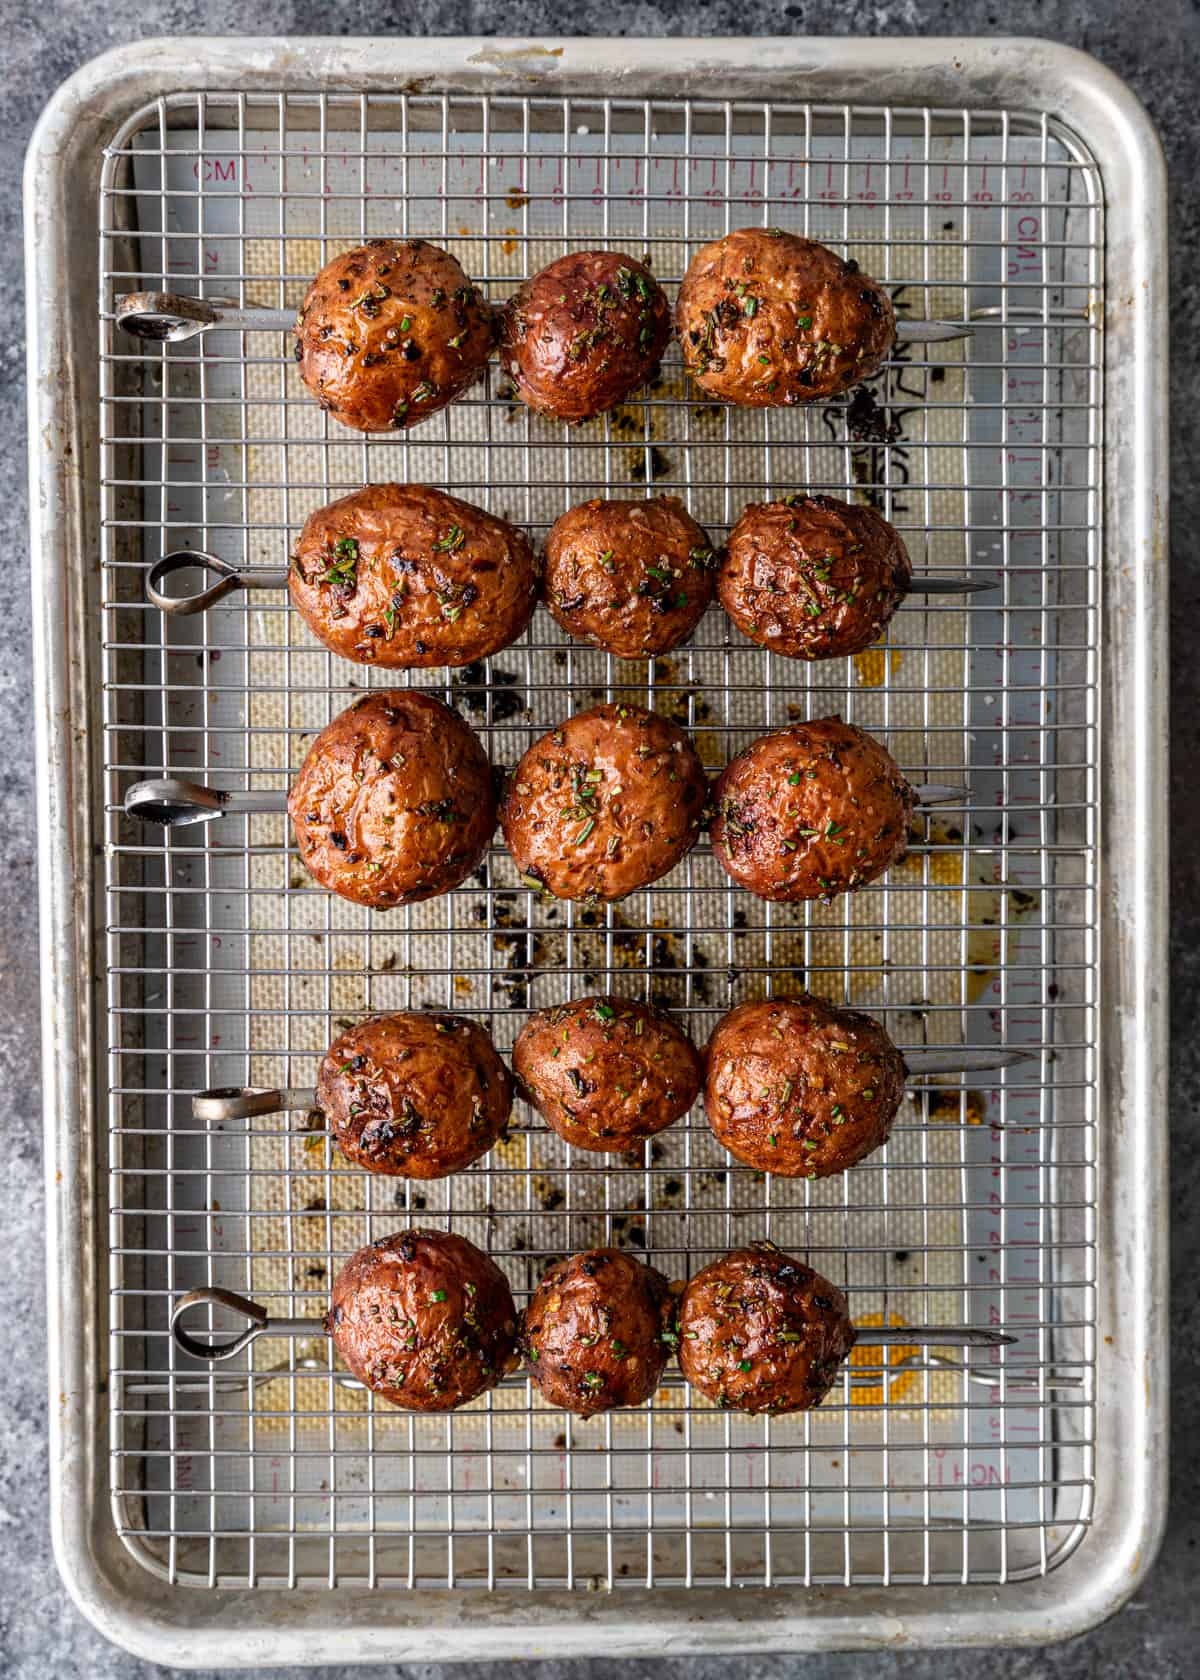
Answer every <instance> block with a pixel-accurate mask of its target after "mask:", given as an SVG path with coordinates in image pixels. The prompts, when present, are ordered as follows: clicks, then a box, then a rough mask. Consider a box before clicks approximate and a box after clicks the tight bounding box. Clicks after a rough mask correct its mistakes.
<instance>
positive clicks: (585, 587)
mask: <svg viewBox="0 0 1200 1680" xmlns="http://www.w3.org/2000/svg"><path fill="white" fill-rule="evenodd" d="M716 563H717V556H716V553H715V551H714V549H713V546H712V544H711V543H710V542H709V540H708V537H707V536H706V535H705V533H704V531H703V530H702V529H701V527H700V526H699V525H697V524H696V521H695V520H694V519H693V518H692V517H691V516H690V515H689V513H688V512H687V510H686V508H685V507H684V505H683V503H682V502H681V501H679V500H678V498H677V497H675V496H656V497H654V498H652V499H651V500H649V501H641V502H622V501H603V500H599V499H597V500H594V501H590V502H583V503H582V504H581V505H580V506H579V507H573V508H571V509H570V510H569V511H568V512H566V513H564V514H563V515H562V517H561V518H560V519H558V520H556V522H555V523H554V525H553V526H552V527H551V529H550V534H549V536H548V537H547V539H546V569H545V594H546V605H547V607H548V608H549V610H550V612H551V614H552V616H553V617H554V619H555V620H556V621H557V622H558V623H559V624H560V625H561V626H562V628H563V629H564V630H565V631H566V632H567V634H568V635H569V636H574V637H575V638H576V640H577V641H581V642H590V643H591V644H592V646H593V647H598V648H602V649H603V650H604V652H606V653H612V654H615V655H616V656H617V658H619V659H648V658H653V657H654V656H655V655H657V654H660V653H667V652H669V651H670V649H671V648H673V647H678V645H679V643H680V642H682V641H685V640H686V639H687V637H688V636H690V635H691V633H692V631H693V630H694V629H695V628H696V626H697V624H698V623H699V622H700V620H701V618H702V617H703V616H704V611H705V608H706V607H707V606H708V604H709V602H710V601H711V600H712V596H713V569H714V567H715V566H716Z"/></svg>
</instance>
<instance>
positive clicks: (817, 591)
mask: <svg viewBox="0 0 1200 1680" xmlns="http://www.w3.org/2000/svg"><path fill="white" fill-rule="evenodd" d="M911 583H912V564H911V562H910V561H909V557H908V550H907V549H906V548H905V546H904V543H903V541H902V540H901V538H900V534H899V532H898V531H896V529H895V527H894V526H892V525H890V524H889V523H888V521H887V520H886V519H884V518H883V516H882V515H881V514H878V513H876V511H875V509H874V508H871V507H865V506H858V505H855V504H852V503H849V502H842V501H838V500H837V499H836V498H835V497H833V496H790V497H787V498H786V499H785V500H783V501H779V502H762V503H756V504H752V505H751V506H749V507H747V508H746V509H745V510H744V511H743V513H742V516H741V518H740V519H739V520H738V522H737V524H736V525H735V526H734V528H733V532H732V534H731V536H730V538H729V545H728V547H727V549H726V551H725V555H724V557H723V559H722V562H721V566H720V570H719V571H718V573H717V593H718V595H719V597H720V601H721V605H722V607H723V608H724V609H725V611H726V613H727V614H728V615H729V617H730V618H731V619H732V620H733V622H734V623H735V624H736V625H737V627H738V629H739V630H740V631H741V632H742V634H743V635H745V636H749V638H750V640H751V641H753V642H758V643H759V645H760V646H762V647H765V648H770V649H771V651H772V653H782V654H785V655H786V656H787V657H788V658H789V659H837V658H841V657H844V656H846V655H848V654H854V653H861V652H862V650H863V649H864V648H868V647H870V646H871V644H872V642H876V641H878V640H879V637H880V636H881V635H882V634H883V631H884V629H885V628H886V627H887V625H888V623H889V622H890V620H891V617H892V614H893V613H894V612H895V611H896V608H897V607H898V606H899V605H900V603H901V602H902V601H903V600H904V597H905V595H906V594H907V593H908V588H909V585H910V584H911Z"/></svg>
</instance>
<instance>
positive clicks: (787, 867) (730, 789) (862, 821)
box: [712, 717, 916, 903]
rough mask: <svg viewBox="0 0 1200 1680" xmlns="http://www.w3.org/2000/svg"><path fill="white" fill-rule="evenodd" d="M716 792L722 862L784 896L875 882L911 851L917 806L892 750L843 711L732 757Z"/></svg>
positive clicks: (751, 887) (792, 898)
mask: <svg viewBox="0 0 1200 1680" xmlns="http://www.w3.org/2000/svg"><path fill="white" fill-rule="evenodd" d="M713 800H714V804H715V808H716V814H715V816H714V817H713V822H712V846H713V852H714V854H715V855H716V858H717V861H718V862H719V863H720V864H721V865H722V867H723V868H724V869H725V870H726V871H727V873H728V874H729V875H731V876H732V877H733V879H734V880H735V881H737V882H738V884H739V885H740V886H743V887H745V888H746V890H747V891H748V892H752V893H754V894H755V895H756V896H757V897H758V898H764V899H768V900H771V901H774V902H779V903H795V902H797V901H799V900H803V899H814V898H819V899H824V900H825V901H828V900H830V899H832V898H834V897H835V896H836V895H837V894H838V893H841V892H852V891H854V890H855V889H857V888H858V887H861V886H864V885H866V883H867V882H869V881H874V880H875V879H876V878H877V877H878V876H880V875H882V874H883V872H884V870H886V869H888V868H889V867H890V866H891V865H892V864H893V863H895V861H896V860H897V858H899V857H902V856H903V854H904V851H905V848H906V846H907V843H908V829H909V823H910V821H911V819H912V814H913V811H914V809H915V807H916V794H915V793H914V792H913V789H912V788H911V787H910V786H909V784H908V782H907V781H905V779H904V777H903V776H902V775H901V773H900V771H899V770H898V769H897V767H896V764H895V762H894V760H893V759H892V757H891V755H890V754H889V753H888V752H887V751H886V750H885V749H884V748H883V747H882V746H881V745H880V744H879V742H878V741H876V740H874V739H873V738H872V737H871V736H870V735H868V734H866V733H865V731H863V730H861V729H857V728H855V726H854V725H853V724H849V723H843V722H842V720H841V718H837V717H829V718H818V719H816V720H814V721H813V722H811V723H796V724H792V725H790V726H789V727H788V728H786V729H780V730H776V731H775V732H774V733H773V734H771V735H762V736H760V737H759V739H758V740H757V741H754V742H752V743H751V744H750V746H749V747H747V748H746V750H745V751H744V752H741V753H739V754H738V755H737V757H736V758H734V759H732V760H731V761H730V763H729V764H727V765H726V767H725V769H724V770H723V771H722V772H721V775H720V776H719V777H718V778H717V783H716V786H715V788H714V790H713Z"/></svg>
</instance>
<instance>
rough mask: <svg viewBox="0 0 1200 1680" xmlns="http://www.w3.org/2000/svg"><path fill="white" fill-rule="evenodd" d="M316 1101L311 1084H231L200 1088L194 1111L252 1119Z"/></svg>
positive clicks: (215, 1116)
mask: <svg viewBox="0 0 1200 1680" xmlns="http://www.w3.org/2000/svg"><path fill="white" fill-rule="evenodd" d="M316 1101H317V1093H316V1092H315V1091H314V1090H313V1088H312V1087H311V1086H308V1087H303V1086H295V1087H293V1086H288V1087H287V1088H285V1089H284V1090H275V1091H268V1090H265V1089H263V1088H261V1087H257V1086H254V1085H231V1086H228V1087H227V1088H222V1089H219V1090H218V1089H214V1090H211V1091H197V1092H196V1095H195V1096H194V1097H193V1098H192V1114H193V1116H194V1117H195V1118H196V1119H197V1120H250V1119H253V1118H254V1116H255V1115H257V1114H281V1113H286V1112H287V1111H288V1110H289V1109H301V1110H303V1109H309V1108H313V1107H314V1106H315V1105H316Z"/></svg>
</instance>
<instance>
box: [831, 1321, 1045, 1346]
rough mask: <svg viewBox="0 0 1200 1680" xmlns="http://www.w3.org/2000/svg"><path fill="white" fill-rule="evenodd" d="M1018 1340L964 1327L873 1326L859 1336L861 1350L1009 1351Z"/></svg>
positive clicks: (856, 1340)
mask: <svg viewBox="0 0 1200 1680" xmlns="http://www.w3.org/2000/svg"><path fill="white" fill-rule="evenodd" d="M1016 1339H1017V1338H1016V1337H1015V1336H1006V1335H1004V1334H1003V1333H1002V1332H1001V1331H999V1330H975V1329H973V1328H972V1329H968V1328H967V1326H966V1325H962V1324H916V1325H878V1326H876V1325H871V1326H870V1327H869V1328H867V1329H864V1330H859V1331H856V1332H855V1345H856V1346H857V1347H1006V1346H1008V1345H1009V1344H1010V1343H1012V1342H1015V1341H1016Z"/></svg>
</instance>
